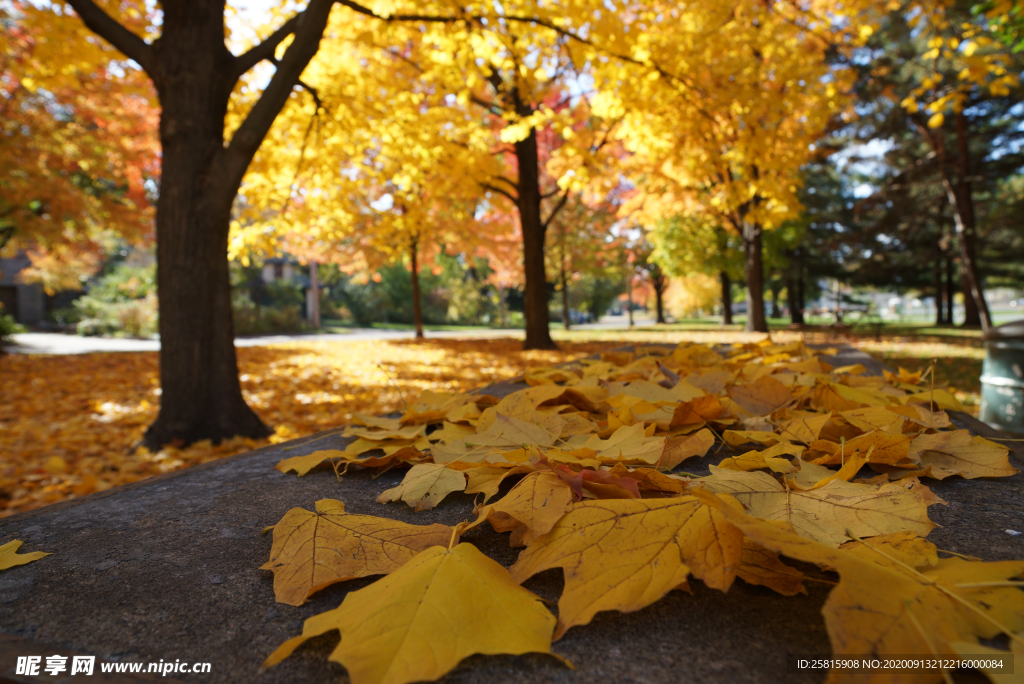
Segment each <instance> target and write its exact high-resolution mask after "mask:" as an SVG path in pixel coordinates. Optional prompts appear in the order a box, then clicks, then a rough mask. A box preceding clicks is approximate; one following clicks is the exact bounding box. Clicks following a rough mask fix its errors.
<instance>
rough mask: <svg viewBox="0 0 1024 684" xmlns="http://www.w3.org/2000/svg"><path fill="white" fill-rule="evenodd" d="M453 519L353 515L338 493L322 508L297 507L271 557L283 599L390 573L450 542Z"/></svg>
mask: <svg viewBox="0 0 1024 684" xmlns="http://www.w3.org/2000/svg"><path fill="white" fill-rule="evenodd" d="M451 539H452V528H450V527H448V526H447V525H427V526H422V525H409V524H408V523H403V522H399V521H397V520H389V519H387V518H377V517H374V516H372V515H353V514H350V513H346V512H345V505H344V504H343V503H342V502H340V501H335V500H333V499H321V500H320V501H317V502H316V512H315V513H312V512H310V511H307V510H306V509H304V508H293V509H291V510H290V511H288V512H287V513H286V514H285V516H284V517H283V518H281V521H280V522H279V523H277V525H275V526H274V546H273V548H271V550H270V560H269V561H268V562H267V563H265V564H264V565H262V566H261V567H260V569H261V570H272V571H273V572H274V596H275V598H276V599H277V601H278V603H286V604H288V605H291V606H300V605H302V604H303V603H305V601H306V599H307V598H309V596H311V595H312V594H313V593H314V592H316V591H319V590H320V589H323V588H324V587H326V586H329V585H331V584H334V583H335V582H342V581H344V580H349V579H355V578H356V577H365V576H367V575H385V574H387V573H389V572H393V571H394V570H397V569H398V568H400V567H401V566H402V564H404V563H405V562H406V561H408V560H410V559H412V558H413V556H415V555H416V554H418V553H419V552H420V551H423V550H424V549H427V548H430V547H431V546H440V545H447V544H448V543H449V541H450V540H451Z"/></svg>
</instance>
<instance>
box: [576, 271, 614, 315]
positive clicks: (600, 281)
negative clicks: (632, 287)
mask: <svg viewBox="0 0 1024 684" xmlns="http://www.w3.org/2000/svg"><path fill="white" fill-rule="evenodd" d="M625 291H626V285H625V283H624V282H623V280H622V279H621V278H608V277H605V276H603V275H594V274H592V273H583V274H581V275H580V277H579V278H578V279H577V280H574V281H573V282H571V283H570V284H569V306H570V308H573V309H576V310H578V311H586V312H587V313H589V314H591V315H593V317H594V319H595V320H596V319H598V318H600V317H601V316H603V315H605V314H606V313H608V309H609V308H611V306H612V304H613V303H614V302H615V299H616V298H617V297H618V296H619V295H620V294H622V293H623V292H625Z"/></svg>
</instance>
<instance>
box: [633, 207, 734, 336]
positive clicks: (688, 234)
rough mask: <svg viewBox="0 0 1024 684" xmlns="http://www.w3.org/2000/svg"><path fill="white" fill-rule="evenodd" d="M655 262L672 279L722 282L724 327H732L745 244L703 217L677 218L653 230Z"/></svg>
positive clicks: (651, 235) (662, 221)
mask: <svg viewBox="0 0 1024 684" xmlns="http://www.w3.org/2000/svg"><path fill="white" fill-rule="evenodd" d="M650 241H651V244H652V246H653V248H654V249H653V250H652V254H651V260H652V261H653V262H654V263H656V264H658V265H659V266H660V268H661V269H662V270H663V271H664V272H665V273H667V274H668V275H669V276H671V277H682V276H687V275H690V274H693V273H703V274H705V275H709V276H712V277H714V278H717V279H718V282H719V286H720V291H721V295H720V300H721V305H722V324H723V325H731V324H732V285H733V282H734V281H736V280H739V279H742V273H743V258H742V245H741V243H739V239H738V236H736V235H734V234H732V233H730V232H728V231H727V230H726V229H725V227H724V226H722V225H721V224H716V223H713V222H710V221H707V220H706V219H703V218H701V217H699V216H698V217H687V216H674V217H672V218H666V219H662V220H660V221H659V222H658V223H657V224H656V225H655V227H654V228H653V229H652V230H651V231H650Z"/></svg>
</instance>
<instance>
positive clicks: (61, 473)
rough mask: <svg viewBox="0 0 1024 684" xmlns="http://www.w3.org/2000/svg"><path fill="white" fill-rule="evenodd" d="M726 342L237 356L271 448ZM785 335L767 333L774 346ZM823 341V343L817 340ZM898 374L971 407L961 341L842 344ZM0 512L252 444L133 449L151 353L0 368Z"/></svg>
mask: <svg viewBox="0 0 1024 684" xmlns="http://www.w3.org/2000/svg"><path fill="white" fill-rule="evenodd" d="M761 337H762V336H759V335H748V334H744V333H736V332H722V331H708V332H692V331H690V332H672V333H658V332H652V331H636V332H632V333H624V332H622V331H609V332H606V333H586V334H582V333H575V334H572V335H571V336H569V337H564V336H562V337H561V339H560V342H559V343H560V345H561V347H562V349H561V350H560V351H558V352H522V351H521V350H520V346H521V342H520V341H519V340H516V339H512V338H508V339H487V340H472V339H460V340H437V339H435V340H428V341H426V342H421V343H414V342H406V341H401V342H384V341H354V342H303V343H293V344H285V345H275V346H270V347H246V348H240V349H239V350H238V355H239V367H240V372H241V379H242V387H243V390H244V392H245V396H246V400H247V401H249V403H250V405H252V406H253V407H254V408H255V409H256V411H257V412H258V413H259V414H260V416H261V417H262V418H263V419H264V421H266V422H267V423H268V424H269V425H271V426H273V427H274V429H275V434H274V436H273V437H272V438H271V440H270V441H273V442H280V441H284V440H288V439H293V438H295V437H301V436H304V435H308V434H312V433H314V432H318V431H320V430H325V429H330V428H334V427H337V426H339V425H340V424H342V423H345V422H347V421H349V420H351V419H352V416H353V415H355V414H356V413H364V414H382V413H388V412H391V411H396V410H397V411H401V410H403V409H404V407H405V406H406V404H407V403H408V402H410V401H412V400H413V399H414V398H415V397H416V396H418V394H419V393H420V391H422V390H424V389H431V390H436V391H449V392H451V391H455V392H462V391H467V390H470V389H474V388H478V387H481V386H483V385H486V384H489V383H491V382H496V381H500V380H505V379H508V378H511V377H514V376H516V375H520V374H522V373H523V372H524V369H526V368H528V367H532V366H543V365H550V364H557V363H562V362H565V361H569V360H572V359H575V358H578V357H581V356H586V355H588V354H593V353H597V352H601V351H606V350H609V349H611V348H614V347H616V346H619V345H621V344H624V343H626V342H679V341H683V340H692V341H699V342H718V341H724V342H738V341H744V342H749V341H753V340H755V339H760V338H761ZM790 337H791V336H790V335H787V334H776V335H775V336H774V338H775V339H776V340H779V341H786V340H789V339H790ZM821 341H825V340H821ZM855 344H856V345H857V346H860V347H861V348H863V349H865V351H868V352H870V353H872V354H874V355H875V356H876V357H878V358H879V359H881V360H882V361H883V362H885V363H887V364H889V365H891V366H896V365H902V366H904V367H906V368H908V369H910V370H921V369H923V368H925V367H927V366H928V365H929V364H930V363H931V361H932V359H938V364H937V370H936V380H937V383H938V385H939V386H944V385H945V384H947V383H948V384H950V385H952V386H953V387H954V388H955V389H956V392H955V396H956V397H957V398H958V399H959V400H960V401H962V402H964V404H965V405H966V406H967V407H968V409H970V408H971V407H972V406H973V407H976V406H977V403H978V392H979V384H978V377H979V376H980V374H981V359H982V358H983V354H984V352H983V350H982V349H980V347H978V346H977V343H976V341H973V340H969V339H968V340H964V341H956V340H952V341H951V340H948V339H943V340H923V341H922V340H917V339H915V338H912V337H905V338H904V337H901V338H883V339H881V340H876V339H874V338H866V339H863V340H857V341H855ZM0 377H3V379H4V381H3V383H2V386H0V455H2V457H3V458H2V459H0V515H9V514H11V513H14V512H18V511H21V510H28V509H31V508H36V507H38V506H42V505H46V504H49V503H54V502H57V501H61V500H63V499H66V498H69V497H73V496H83V495H85V494H89V493H91V492H94V491H99V490H103V489H107V488H109V487H112V486H117V485H120V484H125V483H129V482H134V481H137V480H139V479H142V478H145V477H149V476H152V475H156V474H160V473H164V472H169V471H172V470H177V469H179V468H184V467H188V466H190V465H195V464H198V463H205V462H207V461H210V460H213V459H216V458H221V457H224V456H227V455H231V454H235V453H238V452H241V451H246V450H248V449H252V448H256V447H258V446H262V445H263V444H265V443H266V442H262V441H254V440H242V439H239V440H233V441H230V442H226V443H223V444H220V445H218V446H213V445H211V444H208V443H206V444H203V443H200V444H196V445H192V446H189V447H187V448H182V449H179V448H174V447H168V448H165V449H163V450H161V451H159V452H157V453H150V452H149V451H148V450H146V449H144V448H141V447H138V446H137V445H138V444H139V441H140V440H141V437H142V434H143V432H144V431H145V428H146V426H147V425H148V424H149V423H150V422H152V421H153V419H154V418H155V417H156V413H157V410H158V407H159V377H158V366H157V355H156V354H153V353H106V354H86V355H79V356H59V357H57V356H22V355H15V354H10V355H6V356H3V357H0Z"/></svg>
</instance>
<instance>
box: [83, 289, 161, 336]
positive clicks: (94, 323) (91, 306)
mask: <svg viewBox="0 0 1024 684" xmlns="http://www.w3.org/2000/svg"><path fill="white" fill-rule="evenodd" d="M157 306H158V304H157V298H156V295H155V294H152V293H151V294H149V295H147V296H146V297H144V298H142V299H130V300H127V301H119V302H108V301H103V300H101V299H99V298H98V297H94V296H93V295H91V294H88V295H85V296H84V297H81V298H79V299H77V300H75V309H76V310H77V311H78V312H79V314H80V315H81V319H80V320H79V322H78V324H77V325H76V326H75V329H76V330H77V332H78V334H79V335H127V336H129V337H150V336H152V335H155V334H156V333H157V327H158V326H157V324H158V320H159V319H158V313H157Z"/></svg>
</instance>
